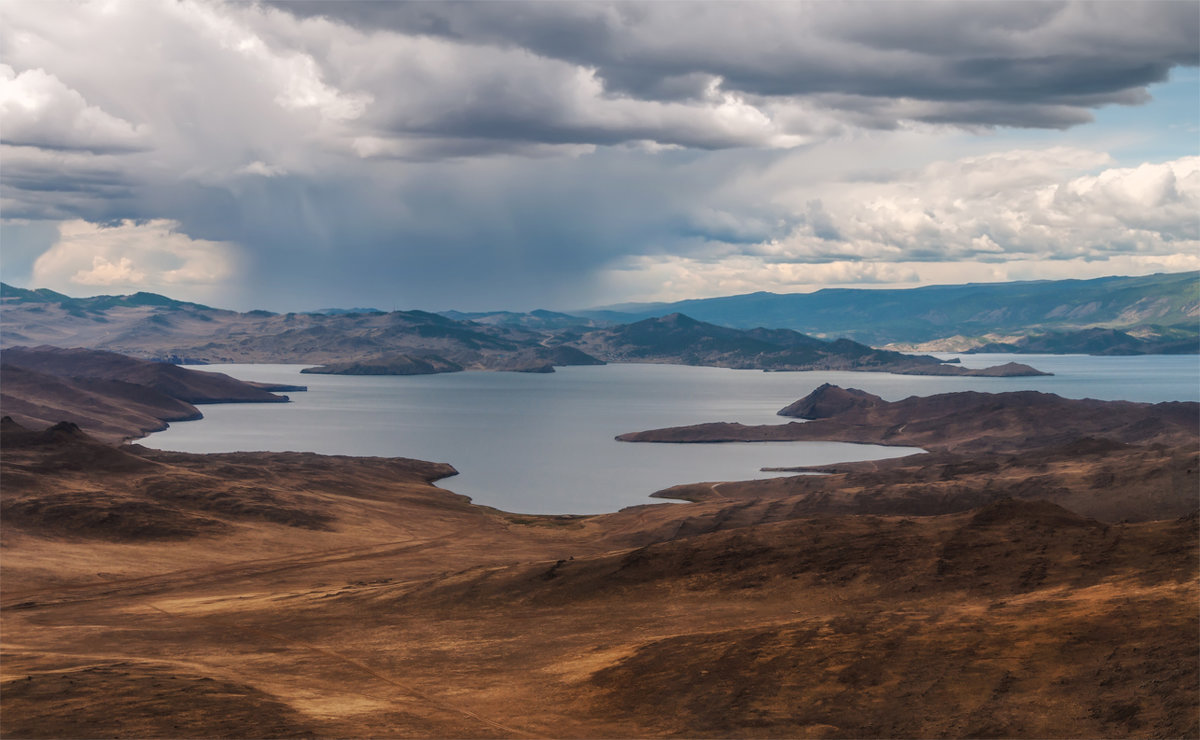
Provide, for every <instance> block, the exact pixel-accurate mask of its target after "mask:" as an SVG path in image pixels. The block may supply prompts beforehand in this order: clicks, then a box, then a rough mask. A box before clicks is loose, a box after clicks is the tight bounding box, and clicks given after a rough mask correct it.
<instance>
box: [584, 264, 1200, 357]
mask: <svg viewBox="0 0 1200 740" xmlns="http://www.w3.org/2000/svg"><path fill="white" fill-rule="evenodd" d="M672 313H684V314H687V315H688V316H691V317H692V318H695V319H699V320H701V321H707V322H711V323H714V324H719V325H721V326H729V327H734V328H741V329H752V328H755V327H770V328H775V329H793V330H795V331H799V332H803V333H805V334H811V335H813V336H815V337H824V338H837V337H846V338H848V339H853V340H855V341H859V342H864V343H866V344H870V345H872V346H876V347H881V346H886V345H895V344H898V343H906V344H908V345H910V348H912V349H917V350H920V351H932V350H935V349H942V350H947V351H961V350H967V349H971V348H973V347H978V346H981V345H984V344H988V343H1003V344H1016V345H1017V346H1019V342H1018V341H1017V340H1018V339H1019V338H1020V337H1023V336H1030V335H1032V336H1039V335H1042V334H1046V333H1049V332H1058V333H1060V334H1067V333H1071V332H1075V331H1078V330H1083V329H1094V328H1103V329H1118V330H1121V331H1123V332H1125V333H1126V334H1128V335H1130V336H1133V337H1134V338H1135V339H1138V340H1149V341H1148V344H1147V346H1146V347H1138V346H1136V345H1135V344H1131V343H1129V342H1128V341H1126V340H1125V339H1123V338H1121V337H1114V338H1113V339H1114V341H1119V342H1121V343H1122V345H1123V347H1124V348H1125V350H1127V351H1134V352H1139V351H1151V352H1153V351H1160V349H1159V348H1157V346H1156V345H1157V343H1158V340H1160V339H1161V340H1164V341H1166V342H1168V343H1170V342H1179V341H1182V342H1184V343H1185V344H1186V342H1188V341H1190V342H1191V343H1192V344H1191V349H1190V351H1192V352H1195V351H1200V338H1198V337H1197V322H1198V321H1200V272H1184V273H1173V274H1158V275H1148V276H1144V277H1105V278H1097V279H1094V280H1046V281H1034V282H1015V283H981V284H967V285H939V286H930V287H924V288H910V289H903V290H897V289H841V288H832V289H825V290H819V291H817V292H815V293H789V294H777V293H749V294H746V295H735V296H725V297H722V298H705V299H697V300H688V301H678V302H676V303H647V304H626V305H623V306H617V307H613V308H611V309H608V310H598V311H583V312H580V314H581V315H582V316H584V317H586V318H590V319H593V320H602V321H610V322H613V323H629V322H631V321H637V320H640V319H644V318H651V317H657V316H666V315H668V314H672ZM1092 339H1096V337H1092ZM939 340H940V341H941V342H942V344H941V345H940V346H921V344H922V343H930V342H936V341H939ZM911 345H915V346H911ZM1045 346H1051V345H1049V344H1047V345H1045ZM1091 346H1093V347H1094V349H1095V351H1099V352H1101V353H1102V352H1104V351H1106V347H1105V346H1104V344H1103V342H1100V343H1099V344H1094V345H1091ZM1052 351H1053V350H1052ZM1067 351H1077V350H1067ZM1089 351H1092V350H1089Z"/></svg>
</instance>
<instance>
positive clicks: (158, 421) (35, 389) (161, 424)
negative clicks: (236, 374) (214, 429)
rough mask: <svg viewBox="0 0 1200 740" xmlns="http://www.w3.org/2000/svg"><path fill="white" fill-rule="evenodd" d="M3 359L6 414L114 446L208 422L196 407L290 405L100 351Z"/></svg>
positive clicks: (217, 378)
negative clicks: (62, 425) (65, 427)
mask: <svg viewBox="0 0 1200 740" xmlns="http://www.w3.org/2000/svg"><path fill="white" fill-rule="evenodd" d="M0 360H2V362H3V365H0V378H2V380H3V383H2V384H0V409H3V411H4V413H5V414H8V415H10V416H12V417H13V418H14V419H16V420H17V421H19V422H20V423H22V424H24V425H26V426H30V427H35V428H42V427H46V426H49V425H51V424H55V423H57V422H60V421H69V422H72V423H74V424H77V425H79V426H80V427H82V428H83V429H85V430H87V431H88V432H90V433H92V434H95V435H96V436H98V437H100V438H102V439H105V440H108V441H119V440H123V439H129V438H133V437H140V436H142V435H145V434H148V433H150V432H155V431H159V430H162V429H165V428H166V427H167V422H172V421H187V420H192V419H199V418H201V416H202V415H201V413H200V411H199V410H197V409H196V407H195V406H193V405H192V404H204V403H238V402H248V403H249V402H254V403H280V402H285V401H287V400H288V399H287V396H277V395H275V394H273V393H270V392H268V391H267V390H266V388H265V387H264V386H261V385H258V384H253V383H245V382H243V381H240V380H235V379H234V378H231V377H229V376H228V375H224V374H222V373H211V372H202V371H197V370H188V369H185V368H181V367H177V366H174V365H167V364H164V363H159V362H148V361H146V360H137V359H134V358H132V357H125V356H123V355H118V354H115V353H112V352H102V351H98V350H87V349H60V348H58V347H36V348H32V349H31V348H26V347H10V348H9V349H5V350H0ZM292 388H294V389H298V390H303V387H300V386H293V387H292Z"/></svg>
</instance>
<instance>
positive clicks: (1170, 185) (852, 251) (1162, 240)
mask: <svg viewBox="0 0 1200 740" xmlns="http://www.w3.org/2000/svg"><path fill="white" fill-rule="evenodd" d="M1108 163H1110V160H1109V158H1108V156H1107V155H1105V154H1103V153H1100V152H1093V151H1088V150H1081V149H1072V148H1053V149H1048V150H1017V151H1008V152H998V153H992V154H988V155H985V156H979V157H969V158H965V159H961V160H956V161H947V162H935V163H933V164H930V165H928V166H926V167H925V168H923V169H921V170H919V171H918V172H916V173H914V174H912V175H911V176H909V177H906V178H903V179H898V180H896V181H893V182H883V183H842V184H840V185H838V186H834V187H826V188H823V191H824V198H823V200H822V201H821V202H820V205H819V207H817V208H815V209H814V204H813V202H811V201H810V202H808V203H806V204H805V207H806V210H805V212H803V213H801V214H800V218H799V223H798V224H797V225H796V227H795V228H794V229H793V230H792V231H791V233H789V234H788V235H787V236H785V237H783V238H780V239H773V240H770V241H766V242H763V243H760V244H758V245H756V246H755V247H753V248H752V249H751V250H750V251H751V252H752V253H754V254H757V255H760V256H762V257H764V258H769V259H772V260H776V261H801V262H826V261H837V260H841V259H846V258H848V257H854V258H860V259H872V260H886V261H889V262H902V261H931V262H932V261H943V260H952V259H975V260H983V261H988V260H997V259H1027V258H1035V257H1036V258H1043V259H1069V258H1074V257H1086V258H1095V259H1098V258H1103V257H1104V256H1106V255H1110V254H1121V253H1126V254H1149V255H1165V254H1174V253H1178V252H1181V251H1185V250H1200V241H1198V239H1200V234H1197V219H1196V215H1195V214H1196V213H1200V157H1184V158H1181V159H1178V160H1174V161H1171V162H1163V163H1147V164H1143V165H1141V166H1138V167H1134V168H1119V167H1108V168H1102V166H1103V165H1104V164H1108ZM1096 169H1099V171H1098V172H1096V173H1094V174H1093V173H1092V172H1090V171H1091V170H1096ZM1083 172H1087V174H1082V173H1083Z"/></svg>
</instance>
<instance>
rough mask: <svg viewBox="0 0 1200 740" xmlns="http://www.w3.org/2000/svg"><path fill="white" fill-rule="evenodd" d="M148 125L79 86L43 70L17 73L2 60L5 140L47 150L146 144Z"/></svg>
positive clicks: (0, 127) (0, 132)
mask: <svg viewBox="0 0 1200 740" xmlns="http://www.w3.org/2000/svg"><path fill="white" fill-rule="evenodd" d="M146 133H147V131H146V126H144V125H142V126H134V125H133V124H131V123H130V122H128V121H124V120H122V119H120V118H117V117H116V116H113V115H110V114H108V113H106V112H104V111H103V110H101V109H100V108H98V107H96V106H94V105H88V102H87V101H86V100H85V99H84V97H83V96H82V95H80V94H79V92H78V91H76V90H72V89H71V88H69V87H67V86H66V85H65V84H63V82H62V80H60V79H58V78H57V77H55V76H54V75H53V74H50V73H49V72H47V71H46V70H44V69H27V70H25V71H23V72H21V73H20V74H17V73H16V72H15V71H14V70H13V68H12V67H10V66H8V65H7V64H0V141H3V142H4V143H5V144H15V145H18V146H35V147H42V148H46V149H81V150H88V151H98V152H113V151H136V150H138V149H141V148H144V147H145V141H146Z"/></svg>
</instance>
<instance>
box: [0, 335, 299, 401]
mask: <svg viewBox="0 0 1200 740" xmlns="http://www.w3.org/2000/svg"><path fill="white" fill-rule="evenodd" d="M0 359H2V360H3V362H4V363H6V364H9V365H16V366H19V367H23V368H27V369H29V370H37V371H39V372H43V373H47V374H49V375H57V376H59V377H63V378H88V379H100V380H117V381H121V382H124V383H131V384H134V385H140V386H144V387H146V388H150V389H153V390H156V391H159V392H160V393H163V394H165V395H167V396H170V397H172V398H177V399H179V400H180V401H186V402H188V403H278V402H284V401H287V398H286V397H281V396H276V395H274V394H272V393H269V392H267V391H265V390H263V389H261V388H259V387H257V386H254V385H251V384H249V383H246V382H243V381H241V380H236V379H234V378H231V377H229V376H228V375H225V374H224V373H213V372H203V371H199V370H189V369H187V368H182V367H179V366H177V365H171V364H168V363H165V362H147V361H146V360H139V359H135V358H133V357H126V356H125V355H120V354H117V353H115V352H104V351H100V350H92V349H81V348H75V349H63V348H60V347H51V346H49V345H46V346H41V347H32V348H31V347H9V348H7V349H4V350H0Z"/></svg>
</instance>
